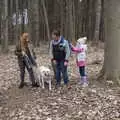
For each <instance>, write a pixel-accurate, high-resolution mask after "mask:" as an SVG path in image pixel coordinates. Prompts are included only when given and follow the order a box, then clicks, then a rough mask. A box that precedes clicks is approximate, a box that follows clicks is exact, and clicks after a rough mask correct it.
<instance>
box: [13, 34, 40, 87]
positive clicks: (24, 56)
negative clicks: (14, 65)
mask: <svg viewBox="0 0 120 120" xmlns="http://www.w3.org/2000/svg"><path fill="white" fill-rule="evenodd" d="M28 36H29V35H28V33H23V34H22V35H21V37H20V41H19V45H18V46H17V47H16V50H15V55H16V56H17V58H18V64H19V68H20V78H21V82H20V85H19V88H23V87H24V85H25V84H24V77H25V68H26V69H27V71H28V73H29V76H30V80H31V82H32V87H38V85H37V83H36V82H35V77H34V73H33V69H32V65H35V66H36V65H37V64H36V62H35V59H34V57H33V54H34V53H33V51H32V50H31V49H30V48H29V45H28V44H29V39H28Z"/></svg>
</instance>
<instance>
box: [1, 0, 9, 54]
mask: <svg viewBox="0 0 120 120" xmlns="http://www.w3.org/2000/svg"><path fill="white" fill-rule="evenodd" d="M3 13H4V19H3V28H2V29H3V46H2V51H3V52H4V53H7V52H8V0H4V12H3Z"/></svg>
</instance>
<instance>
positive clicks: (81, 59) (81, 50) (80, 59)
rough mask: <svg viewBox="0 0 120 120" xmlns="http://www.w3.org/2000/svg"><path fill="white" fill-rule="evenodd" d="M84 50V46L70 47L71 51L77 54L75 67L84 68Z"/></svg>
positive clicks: (85, 48) (85, 47)
mask: <svg viewBox="0 0 120 120" xmlns="http://www.w3.org/2000/svg"><path fill="white" fill-rule="evenodd" d="M86 50H87V46H86V45H85V44H83V45H80V46H79V47H78V46H77V47H74V46H72V51H73V52H75V53H76V54H77V66H79V67H82V66H86Z"/></svg>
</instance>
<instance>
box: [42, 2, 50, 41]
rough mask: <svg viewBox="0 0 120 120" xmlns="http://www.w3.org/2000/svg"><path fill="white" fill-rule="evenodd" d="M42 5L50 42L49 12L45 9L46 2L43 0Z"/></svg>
mask: <svg viewBox="0 0 120 120" xmlns="http://www.w3.org/2000/svg"><path fill="white" fill-rule="evenodd" d="M41 3H42V6H43V13H44V19H45V24H46V29H47V37H48V40H50V29H49V23H48V15H47V10H46V7H45V0H41Z"/></svg>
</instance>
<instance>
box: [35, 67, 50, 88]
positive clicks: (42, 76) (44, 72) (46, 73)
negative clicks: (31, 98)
mask: <svg viewBox="0 0 120 120" xmlns="http://www.w3.org/2000/svg"><path fill="white" fill-rule="evenodd" d="M34 71H35V72H34V73H35V77H36V80H38V82H39V85H40V86H42V88H43V89H44V88H45V84H44V83H45V82H46V83H48V84H49V90H51V89H52V88H51V80H52V77H51V70H50V69H49V68H47V67H45V66H40V67H36V68H35V69H34Z"/></svg>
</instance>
